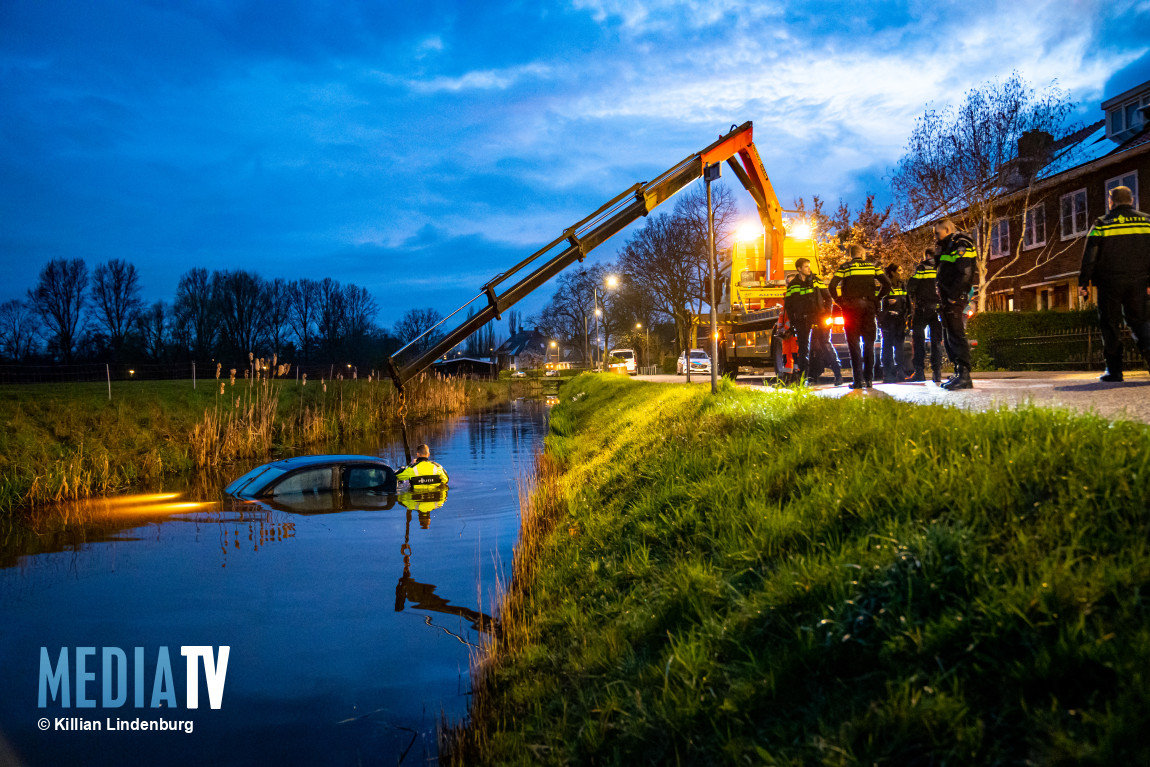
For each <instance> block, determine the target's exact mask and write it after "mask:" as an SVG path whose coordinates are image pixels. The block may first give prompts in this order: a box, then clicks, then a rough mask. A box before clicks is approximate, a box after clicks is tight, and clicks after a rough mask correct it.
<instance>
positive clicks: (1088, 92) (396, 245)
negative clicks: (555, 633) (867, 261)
mask: <svg viewBox="0 0 1150 767" xmlns="http://www.w3.org/2000/svg"><path fill="white" fill-rule="evenodd" d="M1146 6H1147V4H1146V3H1144V2H1143V3H1130V2H1126V3H1122V2H1117V4H1112V5H1103V4H1102V3H1101V2H1094V1H1089V2H1087V1H1085V0H1075V1H1072V2H1058V3H1056V2H1045V3H1038V4H1035V3H1017V2H1005V1H1001V2H983V3H973V4H971V3H961V2H957V1H955V2H945V1H943V0H931V1H930V2H927V0H902V1H901V2H891V3H857V2H854V3H840V2H835V3H829V2H818V1H817V0H815V1H813V2H804V3H793V2H792V3H782V2H767V3H759V2H740V1H738V0H710V1H708V2H703V1H702V0H570V1H562V2H559V3H544V4H517V3H509V4H489V3H484V4H472V3H455V2H451V0H442V1H441V2H437V3H434V4H431V5H427V6H426V7H422V6H421V7H406V6H404V7H397V6H394V4H331V5H328V6H324V5H314V4H313V5H303V6H293V5H290V4H289V5H288V6H282V5H281V4H278V3H277V4H272V3H270V2H267V0H246V1H243V2H235V3H227V4H222V5H221V4H214V5H202V4H201V5H184V6H179V7H174V6H163V7H159V6H155V5H153V4H147V3H144V4H140V3H136V2H132V0H120V1H119V2H110V3H108V4H106V5H105V4H101V7H100V8H99V9H96V8H95V6H93V7H92V8H88V7H87V6H84V7H78V6H77V7H74V4H70V3H54V2H52V0H44V2H42V3H35V4H7V5H5V6H4V7H3V10H2V11H0V21H2V23H0V73H3V77H0V103H3V104H4V105H5V107H4V109H5V116H6V117H7V118H9V119H6V120H4V121H0V179H3V181H2V182H0V218H2V219H3V220H4V221H5V224H6V226H5V232H4V233H3V235H2V236H3V239H2V240H0V259H2V263H3V265H4V266H5V267H7V269H6V273H7V275H8V276H9V280H8V281H7V283H8V284H7V285H6V286H5V287H0V300H2V299H4V298H8V297H11V296H12V295H22V294H23V291H24V289H25V288H27V287H28V286H29V285H30V284H31V282H32V281H33V280H34V279H35V273H36V272H37V271H38V270H39V267H40V266H41V265H42V264H43V262H44V261H46V260H47V259H48V258H50V257H53V256H57V255H78V256H81V257H84V258H86V259H88V260H89V263H90V264H94V263H96V262H99V261H102V260H106V259H107V258H110V257H128V258H129V259H130V260H135V261H136V262H137V263H138V264H139V266H140V268H141V271H142V272H143V273H144V274H145V277H146V284H145V290H146V292H147V293H148V295H149V298H159V297H164V298H169V299H170V296H171V293H172V292H173V291H174V287H175V282H176V280H177V279H178V276H179V274H180V273H181V272H182V271H184V270H185V269H186V268H188V267H190V266H193V265H204V266H207V267H209V268H235V267H236V266H247V267H248V268H254V269H256V270H258V271H260V272H261V273H264V274H265V275H266V276H283V277H288V278H291V277H299V276H315V275H317V274H320V275H322V274H327V273H330V274H331V276H333V277H336V278H337V279H341V280H343V281H354V282H357V283H359V284H364V285H367V286H368V287H369V288H371V289H372V290H373V291H375V292H376V295H377V298H378V300H379V302H380V304H381V306H383V305H387V306H388V307H391V306H395V307H397V308H398V307H401V306H402V305H403V304H405V302H406V303H409V305H434V306H437V307H439V308H440V309H441V310H445V311H446V310H449V309H450V308H451V306H450V302H452V301H455V300H457V299H459V300H465V299H466V298H467V297H469V296H467V295H465V294H466V293H467V291H469V290H473V289H477V288H478V285H479V284H481V283H482V282H483V281H485V280H486V279H488V278H490V277H491V276H493V275H494V274H495V273H497V272H499V271H502V270H503V269H505V268H506V267H507V266H508V265H510V264H512V263H515V262H516V261H518V260H519V259H520V258H522V257H523V256H526V255H527V254H529V253H530V252H532V251H533V250H535V249H536V248H537V247H539V246H541V245H543V244H545V243H546V242H548V241H550V240H551V239H553V238H554V237H556V236H558V234H559V233H560V232H562V230H563V229H564V228H565V227H566V226H569V225H570V224H572V223H574V222H575V221H577V220H579V219H581V218H582V217H584V216H585V215H587V214H588V213H590V212H591V211H592V210H594V209H595V208H597V207H598V206H599V205H600V204H602V203H603V202H605V201H606V200H607V199H609V198H611V197H613V196H614V195H615V194H617V193H618V192H621V191H622V190H624V189H626V188H627V187H628V186H630V185H631V184H633V183H635V182H637V181H642V180H649V179H651V178H653V177H654V176H655V175H657V174H658V173H660V172H661V171H663V170H664V169H665V168H667V167H669V166H670V165H672V164H673V163H675V162H677V161H678V160H680V159H682V158H683V157H684V156H686V155H688V154H690V153H692V152H694V151H697V150H698V149H700V148H702V147H703V146H705V145H706V144H707V143H709V142H710V141H711V140H713V139H714V138H715V137H716V136H717V135H718V134H719V133H720V132H721V131H725V130H726V129H727V127H728V126H730V125H731V124H732V123H741V122H743V121H744V120H748V119H750V120H753V121H754V123H755V133H756V140H757V143H758V145H759V148H760V151H761V152H762V154H763V157H764V160H765V162H766V165H767V171H768V172H769V173H770V175H771V177H772V179H773V181H774V183H775V186H776V189H777V191H778V193H779V195H780V198H781V199H782V201H783V203H784V205H789V204H790V202H791V200H792V199H793V198H794V197H798V196H803V197H807V198H808V199H809V197H810V196H811V195H812V194H816V193H817V194H821V195H822V196H824V197H826V198H829V199H831V200H835V199H837V198H838V197H839V196H843V197H845V198H846V199H848V200H849V201H852V202H855V203H857V202H859V201H860V200H861V196H862V194H864V193H865V192H866V191H877V192H879V193H880V195H881V193H882V192H883V190H882V189H881V188H877V189H876V188H875V186H876V184H877V185H879V186H880V187H881V179H882V175H883V172H884V169H885V168H889V167H891V166H893V165H894V163H895V162H896V161H897V158H898V156H899V154H900V153H901V147H902V145H903V142H904V140H905V137H906V136H907V134H908V133H909V132H910V130H911V128H912V126H913V122H914V119H915V117H916V116H917V115H919V114H921V112H922V110H923V108H924V107H925V105H926V104H927V103H928V102H933V103H936V104H939V103H945V102H956V101H958V100H960V99H961V97H962V94H963V93H964V92H965V91H966V90H967V89H969V88H971V87H974V86H977V85H978V84H980V83H982V82H984V81H985V80H987V79H989V78H992V77H1002V76H1005V75H1007V74H1009V72H1010V71H1011V70H1014V69H1017V70H1019V71H1021V72H1022V74H1023V75H1024V76H1026V77H1027V78H1028V79H1029V80H1030V81H1031V82H1033V83H1034V84H1035V85H1036V86H1039V87H1042V86H1045V85H1046V84H1048V83H1049V82H1051V81H1053V80H1055V79H1057V80H1058V83H1059V84H1060V85H1061V86H1062V87H1065V88H1068V89H1070V91H1071V93H1072V95H1073V96H1074V97H1075V98H1076V99H1079V100H1081V101H1082V102H1083V104H1084V106H1083V115H1084V116H1087V117H1091V118H1093V117H1095V116H1097V114H1096V113H1097V102H1098V101H1099V100H1100V99H1101V95H1102V89H1103V86H1104V84H1105V83H1107V81H1108V80H1110V79H1111V76H1112V75H1113V74H1114V73H1115V72H1117V71H1119V70H1122V69H1123V68H1124V67H1130V72H1131V73H1134V74H1129V75H1124V77H1126V78H1127V79H1128V78H1129V77H1134V76H1136V73H1137V72H1139V71H1142V70H1141V69H1139V68H1138V66H1137V62H1138V61H1142V60H1144V59H1145V57H1146V56H1147V51H1148V47H1150V44H1148V43H1147V42H1146V41H1145V39H1144V35H1139V34H1138V30H1140V29H1141V28H1144V26H1145V24H1141V23H1140V22H1142V21H1143V20H1145V19H1146V15H1147V13H1148V11H1147V7H1146ZM257 19H263V20H264V21H263V22H257V21H256V20H257ZM1120 19H1126V21H1125V22H1122V21H1121V20H1120ZM1140 57H1141V58H1140ZM1122 82H1126V80H1122ZM1133 84H1135V83H1128V84H1126V85H1125V87H1130V85H1133ZM726 181H727V182H728V183H730V182H731V181H730V179H729V178H728V179H727V180H726ZM740 198H741V199H742V204H743V205H745V206H749V198H746V197H745V195H741V194H740ZM620 241H621V240H620ZM613 245H614V243H611V244H608V245H607V246H605V247H604V248H603V251H602V256H603V257H610V255H611V253H612V251H613V250H614V247H613ZM427 263H429V264H432V265H433V271H432V274H431V276H428V274H427V271H423V272H421V271H419V270H418V269H413V268H412V265H413V264H427ZM437 285H438V286H439V287H441V288H442V292H441V293H440V294H438V295H437V294H436V292H435V289H436V286H437ZM3 291H9V294H3Z"/></svg>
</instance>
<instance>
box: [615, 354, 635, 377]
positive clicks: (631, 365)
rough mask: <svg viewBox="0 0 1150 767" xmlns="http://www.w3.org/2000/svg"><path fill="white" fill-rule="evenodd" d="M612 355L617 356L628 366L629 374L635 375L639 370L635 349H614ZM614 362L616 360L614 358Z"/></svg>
mask: <svg viewBox="0 0 1150 767" xmlns="http://www.w3.org/2000/svg"><path fill="white" fill-rule="evenodd" d="M611 356H612V357H614V358H617V359H619V360H621V361H622V362H623V364H624V365H626V366H627V375H632V376H633V375H635V373H637V372H638V371H637V370H636V369H635V350H634V349H612V350H611ZM612 362H614V360H612Z"/></svg>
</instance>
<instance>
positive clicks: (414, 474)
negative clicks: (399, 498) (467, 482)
mask: <svg viewBox="0 0 1150 767" xmlns="http://www.w3.org/2000/svg"><path fill="white" fill-rule="evenodd" d="M395 478H396V479H397V480H399V481H400V482H402V481H403V480H407V481H408V482H410V483H411V490H412V492H422V491H424V490H437V489H439V488H441V487H446V486H447V471H446V470H444V468H443V467H442V466H440V465H439V464H438V463H436V462H435V461H433V460H431V448H430V447H428V446H427V445H420V446H419V447H417V448H415V460H414V461H412V462H411V464H410V465H409V466H405V467H404V468H403V470H402V471H400V472H399V473H398V474H396V475H395Z"/></svg>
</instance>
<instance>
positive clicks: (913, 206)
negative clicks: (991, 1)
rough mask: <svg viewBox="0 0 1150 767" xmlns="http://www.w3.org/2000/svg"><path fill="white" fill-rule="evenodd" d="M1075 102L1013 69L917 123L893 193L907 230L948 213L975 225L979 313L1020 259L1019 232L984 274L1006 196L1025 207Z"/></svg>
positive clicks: (930, 111) (963, 223) (966, 226)
mask: <svg viewBox="0 0 1150 767" xmlns="http://www.w3.org/2000/svg"><path fill="white" fill-rule="evenodd" d="M1074 107H1075V105H1074V104H1073V103H1072V102H1071V101H1070V100H1069V95H1068V94H1067V92H1066V91H1064V90H1061V89H1059V88H1057V87H1055V86H1051V87H1049V88H1047V89H1046V90H1044V91H1042V92H1037V91H1035V89H1034V88H1032V87H1031V86H1030V85H1029V83H1027V82H1026V81H1025V80H1024V79H1023V78H1022V77H1021V75H1019V74H1018V73H1017V72H1015V73H1012V74H1011V75H1010V77H1008V78H1007V79H1006V80H1004V81H998V80H993V81H991V82H988V83H986V84H984V85H982V86H981V87H979V88H975V89H973V90H970V91H968V92H967V93H966V96H965V98H964V99H963V102H962V104H961V105H959V107H958V108H957V109H954V108H951V107H949V106H948V107H945V108H942V109H933V108H928V109H927V110H926V112H925V113H924V114H923V115H922V116H921V117H920V118H919V119H918V121H917V122H916V123H915V127H914V130H913V131H912V132H911V135H910V138H909V139H908V141H907V146H906V151H905V153H904V154H903V156H902V159H900V160H899V163H898V167H897V168H896V169H895V171H894V174H893V176H892V179H891V191H892V192H893V194H894V198H895V200H896V202H897V203H898V205H899V209H900V213H901V215H902V217H903V218H904V220H905V222H907V223H908V224H911V228H913V224H921V223H929V221H931V220H933V219H937V218H942V217H944V216H950V217H952V218H955V219H956V223H957V224H958V225H959V226H960V227H961V228H964V229H971V230H973V232H974V234H975V237H976V239H977V241H978V242H979V243H981V247H980V248H979V253H978V259H977V267H978V285H979V291H978V309H979V311H983V310H985V308H986V299H987V296H988V294H989V291H988V290H987V288H988V287H989V285H990V283H991V282H992V281H993V280H994V279H995V276H996V275H998V274H1002V272H1003V271H1005V270H1006V269H1007V267H1009V266H1011V265H1013V264H1014V263H1015V262H1016V261H1017V260H1018V259H1019V257H1020V256H1021V254H1022V247H1023V239H1024V236H1025V235H1024V233H1020V234H1019V237H1018V241H1017V246H1016V247H1015V248H1014V255H1013V258H1011V259H1010V260H1009V261H1008V262H998V263H996V267H997V270H996V273H995V275H989V274H988V266H989V257H990V253H989V250H990V249H989V247H987V245H988V244H989V243H990V238H991V229H992V227H993V226H994V223H995V221H996V219H998V218H999V217H1001V216H1002V215H1004V213H1005V212H1006V208H1005V206H1006V205H1007V204H1008V202H1009V201H1011V200H1013V201H1018V200H1019V199H1021V202H1022V209H1023V210H1026V209H1027V208H1028V207H1029V200H1030V191H1031V188H1032V187H1033V184H1034V174H1035V173H1036V172H1037V170H1039V169H1040V168H1041V167H1042V166H1043V165H1045V164H1046V161H1047V160H1048V158H1049V151H1050V149H1051V147H1052V145H1053V144H1054V141H1055V139H1054V137H1055V136H1059V135H1061V134H1063V133H1066V132H1067V131H1068V126H1067V125H1066V121H1067V118H1068V117H1069V115H1070V114H1071V112H1072V111H1073V110H1074ZM1020 147H1021V148H1022V150H1023V151H1022V152H1020ZM911 222H913V223H911ZM1021 228H1022V229H1023V230H1025V228H1026V227H1025V226H1023V227H1021ZM1015 276H1017V275H1015Z"/></svg>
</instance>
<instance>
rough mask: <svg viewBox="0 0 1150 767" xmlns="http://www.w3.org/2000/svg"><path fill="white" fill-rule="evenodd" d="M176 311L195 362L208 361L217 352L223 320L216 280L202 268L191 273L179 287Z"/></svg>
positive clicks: (177, 288) (183, 336) (183, 337)
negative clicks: (215, 296)
mask: <svg viewBox="0 0 1150 767" xmlns="http://www.w3.org/2000/svg"><path fill="white" fill-rule="evenodd" d="M173 311H174V313H175V317H176V324H177V326H178V334H179V335H180V337H181V338H182V339H183V340H184V342H185V343H186V345H187V348H188V351H189V352H190V353H191V355H192V358H193V359H198V360H206V359H208V358H209V357H211V356H212V355H213V353H214V351H215V345H216V335H217V333H218V330H219V316H218V313H217V311H216V305H215V301H214V299H213V295H212V279H211V277H210V275H209V274H208V270H207V269H204V268H202V267H195V268H193V269H189V270H188V271H187V272H185V273H184V276H183V277H181V278H180V282H179V285H178V286H177V287H176V301H175V306H174V307H173Z"/></svg>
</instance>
